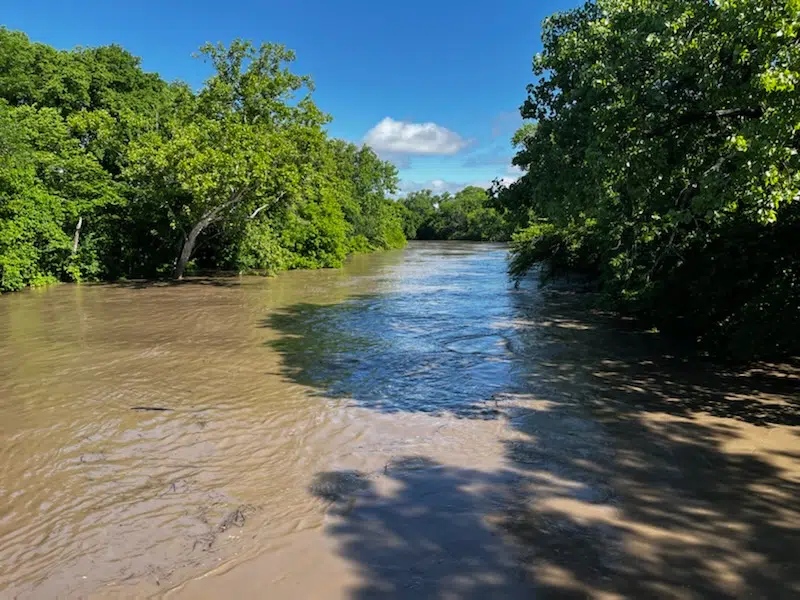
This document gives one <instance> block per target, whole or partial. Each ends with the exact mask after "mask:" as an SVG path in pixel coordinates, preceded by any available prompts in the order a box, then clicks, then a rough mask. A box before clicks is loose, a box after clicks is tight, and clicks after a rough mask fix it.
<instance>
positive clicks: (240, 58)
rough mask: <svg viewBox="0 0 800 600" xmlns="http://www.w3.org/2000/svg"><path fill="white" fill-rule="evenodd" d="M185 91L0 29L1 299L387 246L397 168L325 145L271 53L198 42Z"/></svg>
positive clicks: (115, 51)
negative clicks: (75, 284)
mask: <svg viewBox="0 0 800 600" xmlns="http://www.w3.org/2000/svg"><path fill="white" fill-rule="evenodd" d="M199 57H200V58H202V59H205V60H206V61H208V62H210V64H211V66H212V67H213V72H212V75H211V76H210V78H209V79H208V80H207V81H206V82H205V84H204V85H203V86H202V87H201V88H200V89H199V90H197V91H194V90H192V89H191V88H189V87H188V86H187V85H185V84H182V83H167V82H165V81H164V80H162V79H161V78H160V77H159V76H158V75H155V74H152V73H145V72H144V71H143V70H142V69H141V68H140V65H139V59H138V58H136V57H134V56H132V55H131V54H129V53H128V52H127V51H125V50H124V49H122V48H120V47H118V46H106V47H99V48H87V49H83V48H78V49H76V50H73V51H58V50H55V49H54V48H52V47H50V46H47V45H44V44H38V43H31V42H30V41H29V40H28V38H27V37H26V36H25V35H24V34H23V33H20V32H14V31H9V30H7V29H0V291H8V290H17V289H20V288H22V287H25V286H27V285H37V284H42V283H47V282H50V281H56V280H75V281H77V280H90V279H114V278H121V277H160V276H170V275H174V276H176V277H180V276H182V275H183V274H184V272H185V271H186V270H187V269H231V270H238V271H263V272H272V271H277V270H280V269H287V268H298V267H303V268H316V267H334V266H338V265H340V264H341V262H342V260H343V259H344V258H345V256H346V255H347V254H348V253H351V252H368V251H371V250H376V249H383V248H392V247H398V246H402V245H403V244H404V243H405V237H404V235H403V220H402V216H401V212H402V211H401V208H400V207H399V206H398V205H397V203H396V202H394V201H393V200H392V199H391V194H393V193H394V192H395V191H396V188H397V171H396V169H395V167H394V166H393V165H392V164H391V163H388V162H385V161H383V160H381V159H380V158H379V157H378V156H377V155H376V154H375V153H374V152H373V151H372V150H371V149H369V148H368V147H359V146H356V145H353V144H350V143H347V142H343V141H340V140H335V139H331V138H329V137H328V136H327V134H326V132H325V129H324V126H325V124H326V123H327V122H328V121H329V117H328V116H327V115H325V114H323V113H322V112H321V111H320V110H319V109H318V108H317V107H316V105H315V104H314V103H313V101H312V100H311V96H310V92H311V90H312V89H313V85H312V81H311V79H310V78H308V77H306V76H300V75H296V74H294V73H292V72H291V71H290V69H289V66H290V65H291V63H292V61H293V60H294V54H293V53H292V52H291V51H289V50H287V49H285V48H284V47H282V46H280V45H275V44H264V45H262V46H260V47H254V46H253V45H251V44H250V43H248V42H243V41H235V42H233V43H232V44H231V45H230V46H229V47H224V46H222V45H210V44H209V45H206V46H204V47H203V48H201V50H200V53H199Z"/></svg>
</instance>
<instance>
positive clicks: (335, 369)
mask: <svg viewBox="0 0 800 600" xmlns="http://www.w3.org/2000/svg"><path fill="white" fill-rule="evenodd" d="M479 248H480V251H476V247H465V248H462V247H455V248H453V249H452V250H450V251H449V252H442V251H441V250H440V249H439V248H435V249H432V250H430V251H427V252H424V251H419V252H415V253H413V254H411V255H410V256H409V257H408V258H407V259H406V260H405V261H404V262H403V263H402V264H400V265H397V266H394V267H392V268H390V269H387V270H386V271H385V272H384V274H383V277H381V278H380V279H379V280H378V281H379V282H380V286H379V292H376V293H372V294H364V295H359V296H355V297H353V298H350V299H348V300H346V301H345V302H342V303H337V304H313V303H301V304H297V305H293V306H291V307H288V308H286V309H283V310H279V311H275V312H273V313H271V314H270V315H268V316H267V318H266V319H265V321H264V324H265V326H267V327H269V328H271V329H274V330H277V331H280V332H282V333H283V334H284V335H283V336H282V337H281V338H280V339H278V340H275V341H273V342H271V343H270V345H271V346H272V347H273V348H275V349H276V350H278V351H279V352H280V353H281V355H282V356H283V369H284V371H285V373H286V374H287V375H288V376H290V377H292V378H293V379H296V380H299V381H301V382H303V383H306V384H308V385H312V386H315V387H317V388H319V389H321V390H322V391H323V392H324V394H325V395H328V396H336V397H343V398H352V399H353V400H355V401H356V402H358V403H359V404H361V405H364V406H366V407H369V408H373V409H380V410H385V411H387V412H394V411H423V412H441V411H451V412H454V413H457V414H462V413H467V412H469V413H471V414H474V412H475V411H476V410H484V409H483V402H484V401H485V400H487V399H489V398H491V397H492V395H493V394H495V393H496V392H498V391H513V390H515V389H516V388H517V387H518V382H517V379H516V378H517V376H518V375H519V373H518V365H517V364H516V363H515V362H514V360H513V355H512V353H511V352H510V350H509V347H510V345H511V339H512V337H513V336H514V329H513V328H512V327H511V326H510V325H509V316H510V314H511V311H512V305H511V300H510V292H509V291H508V280H507V277H506V275H505V252H504V251H503V249H502V248H501V247H496V246H481V247H479ZM433 257H436V260H432V258H433ZM443 259H444V260H443Z"/></svg>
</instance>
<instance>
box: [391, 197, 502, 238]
mask: <svg viewBox="0 0 800 600" xmlns="http://www.w3.org/2000/svg"><path fill="white" fill-rule="evenodd" d="M400 203H401V205H402V207H403V211H402V214H403V221H404V225H403V229H404V231H405V235H406V237H407V238H408V239H415V240H473V241H487V242H501V241H507V240H509V239H510V238H511V227H510V225H509V223H508V221H507V220H506V218H505V216H504V213H505V211H503V210H502V209H500V210H498V208H496V207H494V206H492V205H491V198H490V197H489V194H488V193H487V191H486V190H485V189H483V188H479V187H474V186H470V187H467V188H464V189H463V190H461V191H460V192H458V193H456V194H454V195H451V194H449V193H448V192H445V193H443V194H438V195H437V194H434V193H433V192H432V191H431V190H422V191H419V192H411V193H409V194H408V195H407V196H406V197H405V198H402V199H401V200H400Z"/></svg>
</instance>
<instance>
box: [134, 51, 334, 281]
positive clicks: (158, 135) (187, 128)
mask: <svg viewBox="0 0 800 600" xmlns="http://www.w3.org/2000/svg"><path fill="white" fill-rule="evenodd" d="M201 53H202V56H204V57H206V58H207V59H208V60H210V62H211V64H212V66H213V67H214V74H213V75H212V76H211V78H210V79H209V80H208V81H207V82H206V84H205V86H204V88H203V89H202V90H201V91H200V92H199V93H198V94H197V97H196V98H195V99H193V100H192V101H191V102H187V104H186V106H184V107H182V108H181V110H179V111H177V112H176V114H174V115H171V116H170V119H169V121H168V122H166V123H164V124H163V126H162V127H161V128H160V129H159V130H158V131H153V132H149V133H148V134H146V135H143V136H142V137H140V138H139V139H138V140H136V141H135V142H134V144H133V145H132V146H133V147H132V149H131V165H130V167H129V168H128V171H127V174H128V177H129V178H130V180H131V181H132V182H134V183H135V184H137V185H141V186H143V187H144V188H146V189H147V190H148V192H149V193H151V194H154V195H158V194H160V193H161V192H159V190H169V192H170V193H169V194H168V195H166V198H167V199H168V202H170V203H172V204H173V205H172V206H168V207H165V208H166V210H168V211H169V212H170V214H171V215H173V218H174V219H175V227H177V228H183V230H184V231H185V236H184V239H183V243H182V247H181V251H180V253H179V255H178V258H177V260H176V263H175V272H174V274H175V277H177V278H180V277H182V276H183V274H184V271H185V269H186V265H187V263H188V262H189V260H190V259H191V257H192V255H193V252H194V250H195V246H196V243H197V240H198V237H199V236H200V235H201V234H202V233H203V231H204V230H205V229H206V228H207V227H208V226H209V225H211V224H214V223H217V222H220V221H226V220H231V221H238V222H241V221H242V219H243V218H244V217H245V216H247V218H251V219H252V218H256V217H257V216H258V215H259V214H260V213H261V212H262V211H264V210H270V209H274V208H276V207H277V205H278V204H280V203H281V202H286V201H288V199H290V198H292V197H294V196H297V195H299V194H301V193H302V189H303V182H304V179H305V177H306V176H307V175H309V173H306V172H305V169H304V166H305V165H304V160H303V151H304V150H305V149H306V147H307V146H309V145H314V144H315V143H319V142H321V140H322V139H323V133H322V130H321V126H322V124H323V123H325V122H326V121H327V117H325V116H324V115H323V114H322V113H321V112H320V111H319V110H318V109H317V108H316V106H315V105H314V104H313V102H312V101H311V100H310V98H309V97H305V98H303V99H302V100H300V101H299V102H296V103H292V102H291V101H292V99H293V97H294V93H295V92H297V91H298V90H301V89H303V88H310V86H311V81H310V79H309V78H308V77H306V76H299V75H295V74H293V73H291V71H289V69H288V67H287V66H285V65H286V63H289V62H291V61H292V60H294V54H293V53H292V52H291V51H289V50H286V49H285V48H284V47H283V46H279V45H274V44H264V45H262V46H261V47H260V48H258V49H256V48H254V47H253V46H252V45H251V44H250V43H249V42H244V41H241V40H237V41H235V42H233V43H232V44H231V46H230V47H229V48H225V47H224V46H222V45H216V46H215V45H210V44H209V45H206V46H204V47H203V48H202V49H201Z"/></svg>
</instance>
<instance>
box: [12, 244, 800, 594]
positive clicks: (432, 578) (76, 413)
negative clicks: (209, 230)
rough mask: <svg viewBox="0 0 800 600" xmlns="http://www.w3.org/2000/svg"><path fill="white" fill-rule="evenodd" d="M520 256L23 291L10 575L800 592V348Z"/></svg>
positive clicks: (17, 338)
mask: <svg viewBox="0 0 800 600" xmlns="http://www.w3.org/2000/svg"><path fill="white" fill-rule="evenodd" d="M505 254H506V251H505V248H504V247H503V246H500V245H492V244H470V243H456V242H443V243H438V242H436V243H434V242H431V243H412V244H410V245H409V247H408V248H406V249H404V250H399V251H391V252H385V253H381V254H374V255H367V256H356V257H353V258H351V259H349V260H348V262H347V264H346V265H345V267H344V268H343V269H338V270H323V271H296V272H290V273H284V274H281V275H279V276H278V277H275V278H269V279H265V278H257V277H235V278H224V277H220V278H193V279H188V280H187V281H184V282H181V283H178V284H174V283H167V282H161V283H151V282H135V281H134V282H122V283H118V284H109V285H82V286H77V285H62V286H56V287H53V288H49V289H44V290H29V291H26V292H23V293H17V294H8V295H4V296H2V297H0V440H2V446H1V447H0V469H1V470H0V596H2V597H4V598H5V597H8V598H15V597H19V598H55V597H65V598H84V597H92V598H101V597H102V598H107V597H113V598H122V597H125V598H127V597H143V596H166V597H181V598H184V597H185V598H218V597H232V598H233V597H238V598H247V597H269V598H271V599H283V598H353V599H366V598H378V597H380V598H474V599H478V598H481V599H483V598H530V597H531V592H532V591H535V592H537V594H538V596H539V597H543V598H547V597H559V598H563V597H576V598H578V597H581V598H583V597H597V598H622V597H652V598H657V597H664V598H701V597H722V598H736V597H744V596H748V595H751V596H752V597H774V598H778V597H790V596H795V595H798V594H800V569H798V568H797V560H798V556H800V506H799V505H800V406H799V404H800V397H799V396H798V390H800V370H798V368H797V365H796V364H795V365H791V364H779V365H775V364H770V365H757V366H755V367H751V368H749V369H733V368H722V367H719V366H716V365H713V364H711V363H710V362H708V361H705V360H703V359H701V358H693V359H686V358H682V356H685V353H684V352H681V351H680V350H678V349H675V348H672V347H671V346H670V345H669V344H668V343H667V342H665V341H664V340H663V339H661V338H660V336H658V335H655V334H651V333H645V332H641V331H639V330H637V329H636V328H635V326H634V325H633V324H631V323H629V322H626V321H624V320H620V319H618V318H617V317H615V316H614V315H611V314H607V313H604V312H602V311H598V310H595V309H592V308H591V305H590V302H589V301H590V299H591V298H590V295H589V294H583V293H578V290H577V288H576V287H575V286H572V287H571V286H568V285H562V286H555V287H553V288H548V289H545V290H543V289H540V287H539V285H538V283H537V282H536V280H535V279H531V280H529V281H526V282H524V284H523V285H522V286H521V287H520V288H519V289H515V288H514V287H513V286H512V285H510V284H509V282H508V280H507V277H506V275H505Z"/></svg>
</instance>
